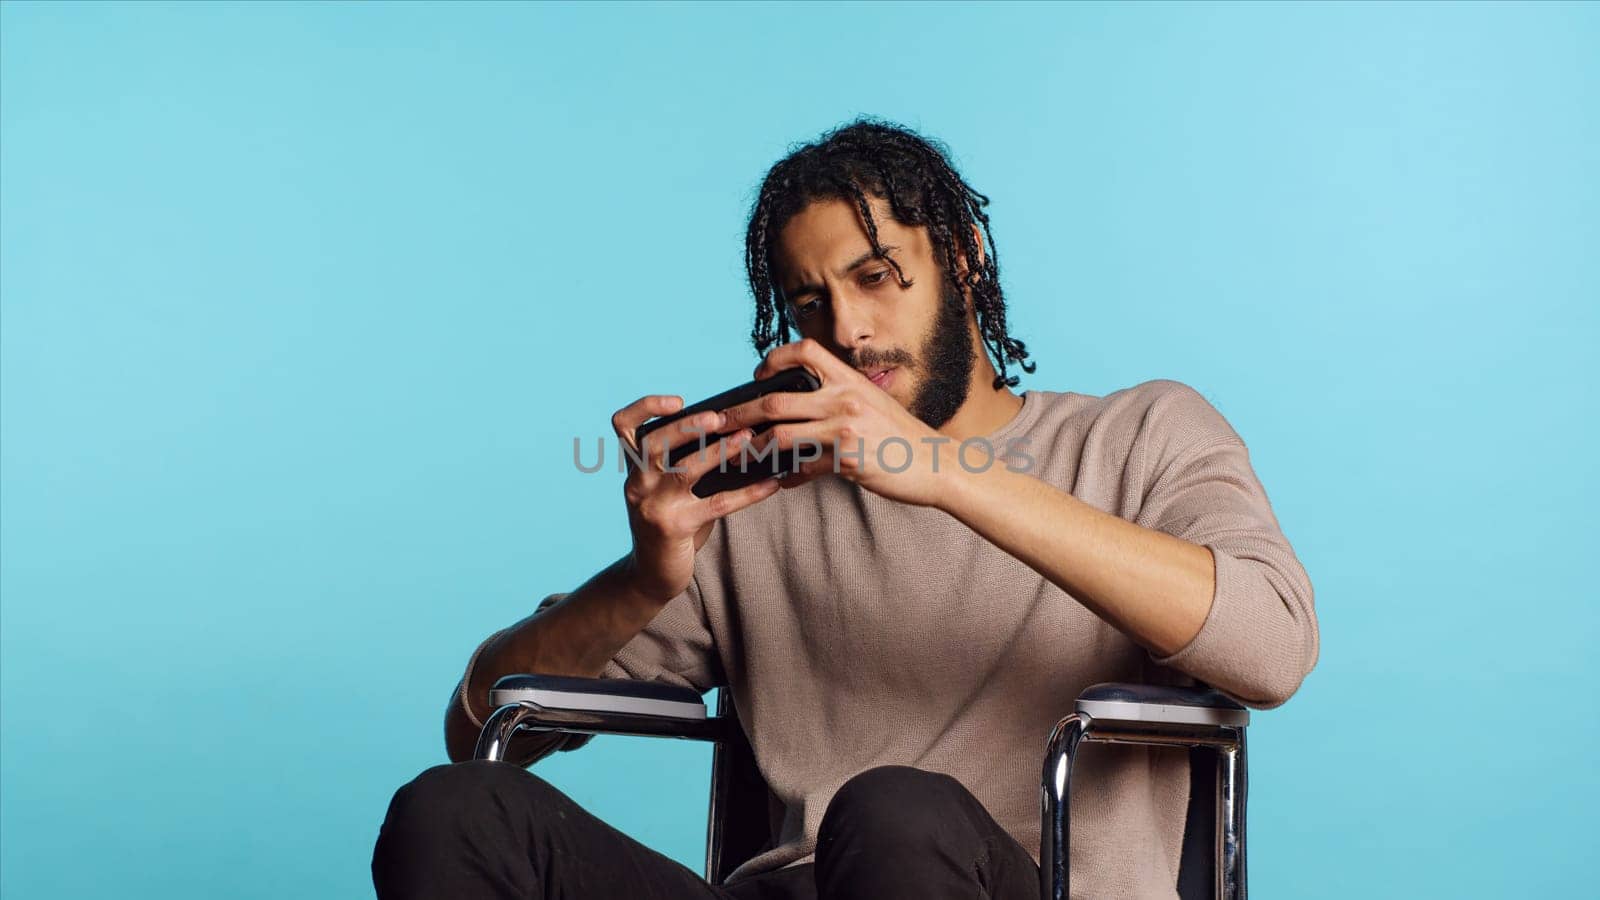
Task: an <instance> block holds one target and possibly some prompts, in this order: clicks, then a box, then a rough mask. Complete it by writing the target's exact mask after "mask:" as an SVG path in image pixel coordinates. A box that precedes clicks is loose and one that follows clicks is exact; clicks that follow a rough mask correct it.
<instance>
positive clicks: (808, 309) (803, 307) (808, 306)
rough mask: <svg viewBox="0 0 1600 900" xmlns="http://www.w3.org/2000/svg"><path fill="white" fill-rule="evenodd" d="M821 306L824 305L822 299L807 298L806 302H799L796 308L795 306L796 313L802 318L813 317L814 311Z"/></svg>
mask: <svg viewBox="0 0 1600 900" xmlns="http://www.w3.org/2000/svg"><path fill="white" fill-rule="evenodd" d="M821 306H822V301H821V300H807V301H806V302H804V303H801V304H798V305H796V306H795V308H794V311H795V315H797V316H799V317H800V318H802V319H809V318H811V315H812V314H813V313H815V312H816V311H817V310H818V309H819V308H821Z"/></svg>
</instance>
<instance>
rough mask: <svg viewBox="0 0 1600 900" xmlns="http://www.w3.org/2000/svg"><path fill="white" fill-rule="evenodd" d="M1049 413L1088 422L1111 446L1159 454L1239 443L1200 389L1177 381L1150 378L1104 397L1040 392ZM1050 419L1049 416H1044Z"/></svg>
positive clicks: (1223, 418) (1088, 429)
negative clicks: (1134, 446)
mask: <svg viewBox="0 0 1600 900" xmlns="http://www.w3.org/2000/svg"><path fill="white" fill-rule="evenodd" d="M1039 393H1040V394H1041V395H1042V399H1044V400H1045V401H1046V402H1045V404H1044V405H1045V407H1046V408H1047V409H1051V408H1053V409H1059V410H1061V411H1062V412H1063V413H1064V414H1066V415H1070V416H1073V417H1077V416H1082V417H1085V418H1086V419H1087V420H1088V421H1087V423H1086V428H1085V431H1094V432H1098V433H1099V434H1100V435H1101V436H1102V437H1103V438H1112V437H1113V436H1121V437H1122V438H1123V439H1124V440H1123V441H1115V440H1113V443H1120V444H1131V443H1134V442H1137V443H1140V444H1142V445H1144V446H1146V447H1147V448H1149V449H1151V450H1154V451H1156V452H1157V453H1158V454H1161V453H1171V452H1175V451H1178V450H1181V449H1184V448H1188V447H1194V446H1197V445H1200V444H1210V443H1220V442H1224V441H1230V440H1231V441H1238V440H1239V436H1238V434H1237V433H1235V432H1234V430H1233V427H1232V426H1231V425H1229V424H1228V421H1227V419H1226V418H1225V417H1224V416H1223V415H1222V413H1221V412H1220V411H1219V410H1218V409H1217V407H1216V406H1215V405H1214V404H1213V403H1212V402H1211V401H1210V400H1209V399H1207V398H1206V397H1205V396H1204V395H1203V394H1201V393H1200V391H1198V390H1196V389H1195V388H1194V387H1192V386H1191V385H1189V384H1186V383H1184V382H1182V381H1178V380H1177V379H1173V378H1152V379H1149V380H1147V381H1142V382H1140V383H1138V384H1135V385H1133V386H1131V387H1126V388H1122V389H1120V390H1116V391H1112V392H1110V393H1107V394H1104V395H1098V396H1096V395H1092V394H1075V393H1071V392H1055V391H1041V392H1039ZM1046 417H1047V418H1048V414H1047V416H1046Z"/></svg>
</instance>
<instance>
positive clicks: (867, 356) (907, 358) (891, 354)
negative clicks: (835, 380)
mask: <svg viewBox="0 0 1600 900" xmlns="http://www.w3.org/2000/svg"><path fill="white" fill-rule="evenodd" d="M916 361H917V358H916V357H914V356H912V355H911V354H910V353H908V352H907V351H905V350H903V349H901V348H898V347H896V348H894V349H892V350H863V351H861V352H859V353H851V354H850V367H851V368H854V369H876V368H879V367H883V366H910V365H912V364H914V363H915V362H916Z"/></svg>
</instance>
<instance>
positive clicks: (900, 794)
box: [818, 766, 971, 850]
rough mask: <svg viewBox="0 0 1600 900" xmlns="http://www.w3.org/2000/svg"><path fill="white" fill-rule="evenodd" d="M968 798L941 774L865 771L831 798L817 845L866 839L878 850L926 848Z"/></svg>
mask: <svg viewBox="0 0 1600 900" xmlns="http://www.w3.org/2000/svg"><path fill="white" fill-rule="evenodd" d="M970 796H971V795H970V794H968V792H967V789H966V788H965V787H963V786H962V784H961V782H959V781H957V780H956V779H954V778H952V777H950V776H949V775H945V774H943V773H940V772H929V771H926V770H923V769H916V768H912V767H910V766H878V767H876V768H872V769H867V770H866V771H864V772H861V773H860V774H858V775H856V776H855V777H853V778H851V779H850V780H849V781H846V782H845V783H844V784H843V785H841V786H840V787H839V790H838V791H837V792H836V793H835V794H834V795H833V799H832V800H831V801H830V802H829V803H828V808H827V810H826V812H824V813H823V816H822V824H821V826H820V827H819V834H818V843H819V844H821V843H829V844H834V843H837V842H839V841H841V840H842V841H845V842H851V843H853V842H858V841H862V840H866V841H871V842H872V844H873V845H874V846H875V847H877V848H879V849H880V850H888V849H893V848H905V849H913V848H916V847H922V846H926V845H928V844H930V843H932V842H934V841H935V840H936V838H937V837H938V835H939V834H940V833H941V829H942V828H943V824H942V823H945V822H947V821H948V820H949V819H950V818H951V817H952V816H953V815H954V814H956V813H959V812H960V811H961V809H962V804H963V803H964V802H965V801H966V799H967V798H968V797H970Z"/></svg>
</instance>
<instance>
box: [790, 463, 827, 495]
mask: <svg viewBox="0 0 1600 900" xmlns="http://www.w3.org/2000/svg"><path fill="white" fill-rule="evenodd" d="M811 465H812V464H810V463H808V464H806V465H805V466H802V467H801V468H800V471H798V472H794V473H792V474H790V475H788V476H786V477H784V479H783V480H782V481H779V482H778V487H779V489H780V490H785V491H787V490H789V489H790V488H797V487H799V486H800V485H802V484H805V483H806V482H808V481H811V480H812V479H814V478H818V477H820V476H822V475H827V474H831V473H830V472H829V471H827V469H826V468H823V469H818V470H815V471H813V470H812V469H811Z"/></svg>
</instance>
